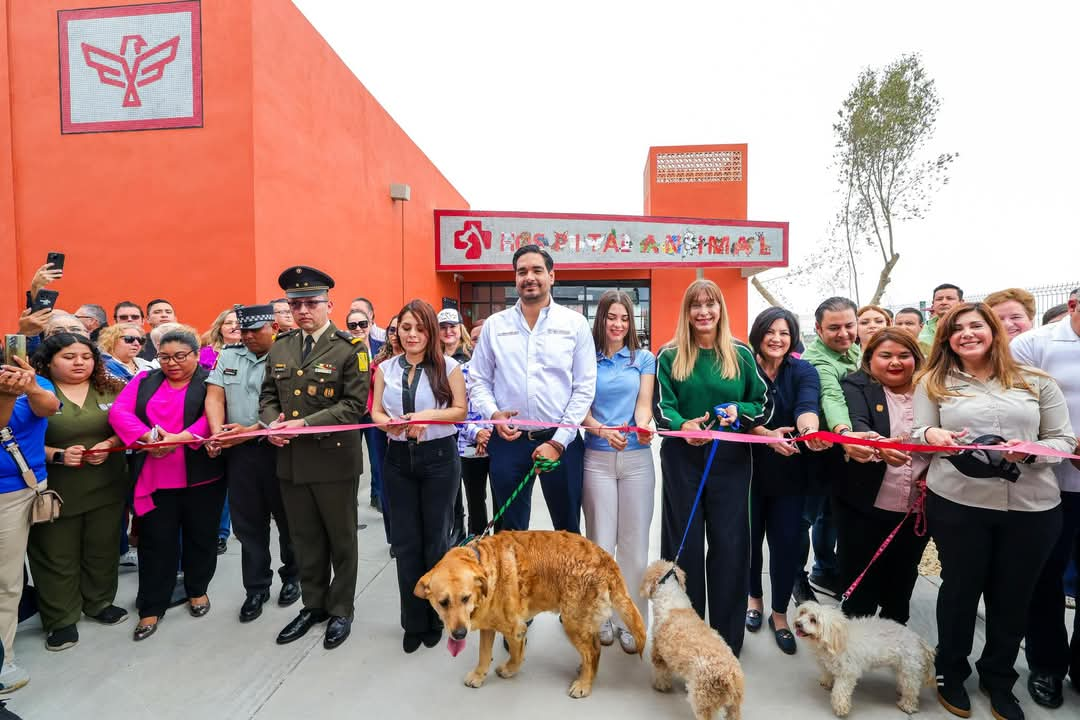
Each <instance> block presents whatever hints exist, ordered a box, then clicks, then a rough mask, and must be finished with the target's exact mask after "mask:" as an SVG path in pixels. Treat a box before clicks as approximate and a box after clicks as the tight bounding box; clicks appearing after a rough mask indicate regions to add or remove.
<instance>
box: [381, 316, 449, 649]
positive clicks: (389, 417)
mask: <svg viewBox="0 0 1080 720" xmlns="http://www.w3.org/2000/svg"><path fill="white" fill-rule="evenodd" d="M394 325H395V326H396V328H397V338H398V341H399V342H400V344H401V348H402V350H403V352H402V354H401V355H398V356H396V357H395V358H393V359H391V360H387V361H385V362H383V363H381V364H380V365H379V368H378V371H377V372H376V374H375V381H374V386H375V391H374V395H373V399H372V405H371V419H372V421H373V422H376V423H379V424H380V425H381V426H383V429H384V430H386V433H387V435H388V436H389V439H390V443H389V446H388V448H387V451H386V458H385V459H384V461H383V487H384V488H385V492H386V493H387V494H388V495H389V498H390V506H391V507H392V508H393V513H394V521H393V524H392V525H391V528H390V543H391V547H392V549H393V553H394V556H395V557H396V558H397V576H398V591H399V593H400V596H401V626H402V629H403V630H404V631H405V636H404V638H403V639H402V648H403V649H404V650H405V652H407V653H411V652H415V651H416V649H417V648H419V647H420V644H421V643H423V644H424V645H426V646H427V647H434V646H435V645H436V644H438V642H439V640H440V639H441V638H442V622H441V621H440V620H439V617H438V615H436V614H435V611H434V610H432V608H431V604H430V603H429V602H428V601H427V600H426V599H421V598H418V597H416V596H415V595H414V594H413V589H414V588H415V587H416V583H417V581H419V580H420V577H421V576H422V575H423V574H424V573H426V572H427V571H428V570H430V569H431V568H432V567H434V566H435V563H437V562H438V561H439V559H440V558H442V556H443V555H444V554H445V553H446V551H447V549H449V541H450V530H451V528H452V527H453V522H454V497H455V496H456V494H457V492H458V488H459V487H460V483H461V462H460V458H459V457H458V452H457V440H456V438H455V434H456V432H457V429H456V428H455V427H454V426H453V425H451V424H438V425H428V424H424V423H423V421H425V420H427V421H431V420H438V421H444V422H447V423H455V422H461V421H462V420H464V419H465V405H466V397H465V379H464V378H463V377H462V374H461V369H460V367H459V366H458V362H457V361H456V360H454V359H453V358H449V357H446V355H444V354H443V350H442V345H441V344H440V341H439V330H438V327H439V325H438V322H437V321H436V319H435V310H434V309H433V308H432V307H431V305H429V304H427V303H426V302H424V301H423V300H413V301H411V302H410V303H409V304H408V305H406V306H405V307H404V308H402V310H401V312H400V313H398V316H397V318H396V320H395V321H394ZM400 420H411V421H413V422H414V423H417V424H413V425H391V424H390V423H391V422H393V421H400Z"/></svg>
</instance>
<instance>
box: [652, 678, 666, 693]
mask: <svg viewBox="0 0 1080 720" xmlns="http://www.w3.org/2000/svg"><path fill="white" fill-rule="evenodd" d="M652 686H653V689H654V690H659V691H660V692H664V693H666V692H671V680H670V679H668V678H653V681H652Z"/></svg>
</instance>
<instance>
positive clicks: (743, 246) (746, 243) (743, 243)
mask: <svg viewBox="0 0 1080 720" xmlns="http://www.w3.org/2000/svg"><path fill="white" fill-rule="evenodd" d="M739 253H746V254H747V255H753V254H754V248H753V246H752V245H751V244H750V240H749V239H748V238H747V237H746V236H745V235H740V236H739V240H738V242H736V243H735V247H733V248H731V254H732V255H738V254H739Z"/></svg>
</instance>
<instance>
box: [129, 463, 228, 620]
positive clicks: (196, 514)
mask: <svg viewBox="0 0 1080 720" xmlns="http://www.w3.org/2000/svg"><path fill="white" fill-rule="evenodd" d="M152 497H153V501H154V506H155V507H154V509H153V510H151V511H150V512H148V513H146V514H145V515H143V516H142V518H141V521H140V523H139V593H138V596H137V597H136V599H135V605H136V607H137V608H138V609H139V617H140V618H146V617H160V616H162V615H164V614H165V610H166V609H167V608H168V607H169V599H170V598H171V597H172V591H173V587H174V586H175V585H176V568H177V565H178V564H180V566H181V567H182V568H183V571H184V588H185V590H186V591H187V596H188V597H189V598H194V597H201V596H203V595H205V594H206V589H207V588H208V587H209V586H210V580H211V579H212V578H213V577H214V571H215V570H216V569H217V538H218V526H219V525H220V524H221V508H222V507H223V506H224V505H225V482H224V481H222V480H215V481H214V482H210V483H205V484H203V485H196V486H194V487H187V488H181V489H177V490H158V491H156V492H155V493H154V494H153V496H152ZM178 538H179V540H180V541H179V542H177V539H178ZM181 546H182V547H183V552H182V553H181Z"/></svg>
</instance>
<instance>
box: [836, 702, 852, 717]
mask: <svg viewBox="0 0 1080 720" xmlns="http://www.w3.org/2000/svg"><path fill="white" fill-rule="evenodd" d="M832 711H833V714H834V715H836V717H847V716H848V713H850V712H851V701H850V700H834V701H833V704H832Z"/></svg>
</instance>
